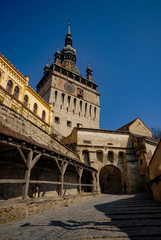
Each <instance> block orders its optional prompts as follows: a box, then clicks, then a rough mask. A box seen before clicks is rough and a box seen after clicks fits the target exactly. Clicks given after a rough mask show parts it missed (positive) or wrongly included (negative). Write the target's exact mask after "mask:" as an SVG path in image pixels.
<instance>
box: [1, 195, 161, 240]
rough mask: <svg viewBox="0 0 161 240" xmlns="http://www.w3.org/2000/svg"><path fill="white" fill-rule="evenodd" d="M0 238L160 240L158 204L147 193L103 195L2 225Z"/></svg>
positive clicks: (159, 207)
mask: <svg viewBox="0 0 161 240" xmlns="http://www.w3.org/2000/svg"><path fill="white" fill-rule="evenodd" d="M0 239H3V240H7V239H17V240H18V239H21V240H22V239H36V240H40V239H46V240H47V239H65V240H66V239H72V240H76V239H77V240H78V239H149V240H152V239H161V204H160V203H157V202H155V201H154V200H153V199H152V197H151V196H150V195H147V194H137V195H119V196H118V195H105V194H104V195H100V196H98V197H95V198H93V199H90V200H87V201H84V202H81V203H78V204H74V205H72V206H71V207H66V208H61V209H58V210H55V211H49V212H46V213H43V214H39V215H37V216H34V217H31V218H27V219H23V220H21V221H17V222H14V223H9V224H5V225H1V226H0Z"/></svg>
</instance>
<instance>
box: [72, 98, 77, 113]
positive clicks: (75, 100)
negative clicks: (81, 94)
mask: <svg viewBox="0 0 161 240" xmlns="http://www.w3.org/2000/svg"><path fill="white" fill-rule="evenodd" d="M76 102H77V99H76V98H74V100H73V103H74V112H75V110H76Z"/></svg>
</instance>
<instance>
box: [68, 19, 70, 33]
mask: <svg viewBox="0 0 161 240" xmlns="http://www.w3.org/2000/svg"><path fill="white" fill-rule="evenodd" d="M68 34H69V35H70V18H69V19H68Z"/></svg>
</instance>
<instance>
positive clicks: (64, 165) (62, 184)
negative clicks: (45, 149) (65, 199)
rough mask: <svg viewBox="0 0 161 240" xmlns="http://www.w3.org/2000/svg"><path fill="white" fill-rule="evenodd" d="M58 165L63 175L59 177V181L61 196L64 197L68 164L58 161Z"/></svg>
mask: <svg viewBox="0 0 161 240" xmlns="http://www.w3.org/2000/svg"><path fill="white" fill-rule="evenodd" d="M56 163H57V165H58V168H59V170H60V173H61V175H60V176H59V181H60V182H61V184H60V185H59V196H63V189H64V174H65V171H66V169H67V166H68V162H64V161H62V162H61V163H59V162H58V160H57V159H56Z"/></svg>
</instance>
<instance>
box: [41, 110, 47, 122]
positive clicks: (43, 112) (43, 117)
mask: <svg viewBox="0 0 161 240" xmlns="http://www.w3.org/2000/svg"><path fill="white" fill-rule="evenodd" d="M45 115H46V114H45V111H44V110H43V111H42V120H43V121H45Z"/></svg>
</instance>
